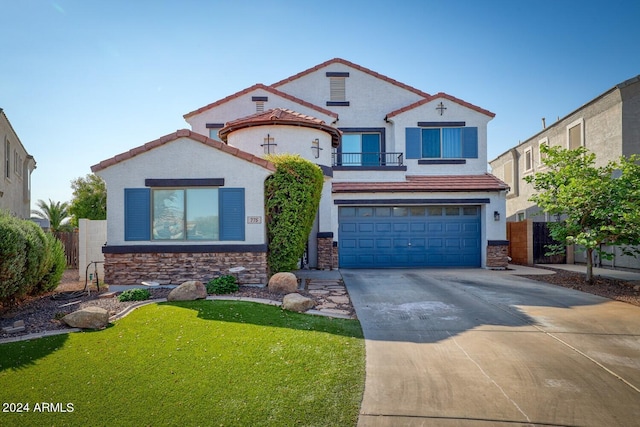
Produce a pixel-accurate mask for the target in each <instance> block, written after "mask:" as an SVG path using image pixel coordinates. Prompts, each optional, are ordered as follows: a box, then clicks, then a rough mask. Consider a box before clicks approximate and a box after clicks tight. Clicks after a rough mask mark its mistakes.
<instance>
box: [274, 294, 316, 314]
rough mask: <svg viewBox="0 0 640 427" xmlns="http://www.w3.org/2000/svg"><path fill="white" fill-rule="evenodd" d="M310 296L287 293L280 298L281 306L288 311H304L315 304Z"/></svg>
mask: <svg viewBox="0 0 640 427" xmlns="http://www.w3.org/2000/svg"><path fill="white" fill-rule="evenodd" d="M315 305H316V304H315V302H313V300H312V299H311V298H307V297H303V296H302V295H300V294H287V295H285V296H284V298H283V299H282V308H284V309H285V310H289V311H297V312H300V313H302V312H304V311H307V310H309V309H311V308H313V307H314V306H315Z"/></svg>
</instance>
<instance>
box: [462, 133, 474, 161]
mask: <svg viewBox="0 0 640 427" xmlns="http://www.w3.org/2000/svg"><path fill="white" fill-rule="evenodd" d="M462 157H464V158H465V159H477V158H478V128H477V127H467V128H462Z"/></svg>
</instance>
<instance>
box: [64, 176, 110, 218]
mask: <svg viewBox="0 0 640 427" xmlns="http://www.w3.org/2000/svg"><path fill="white" fill-rule="evenodd" d="M71 188H72V189H73V199H72V200H71V205H70V206H69V213H70V214H71V216H72V218H71V224H72V225H73V226H74V227H77V226H78V220H79V219H81V218H86V219H95V220H98V219H107V186H106V184H105V182H104V180H103V179H102V178H100V177H99V176H97V175H94V174H89V175H87V176H85V177H84V178H82V177H80V178H76V179H74V180H72V181H71Z"/></svg>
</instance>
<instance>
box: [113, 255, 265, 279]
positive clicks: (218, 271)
mask: <svg viewBox="0 0 640 427" xmlns="http://www.w3.org/2000/svg"><path fill="white" fill-rule="evenodd" d="M104 260H105V264H104V281H105V283H107V284H110V285H140V283H141V282H143V281H152V282H158V283H160V284H161V285H179V284H181V283H183V282H186V281H187V280H200V281H202V282H204V283H206V282H208V281H209V280H211V279H212V278H214V277H217V276H220V275H225V274H229V268H232V267H244V268H245V270H244V271H241V272H239V273H236V274H234V275H235V276H236V277H237V278H238V282H240V284H243V285H247V284H256V285H257V284H266V283H267V254H266V252H215V253H211V252H206V253H182V252H178V253H105V254H104Z"/></svg>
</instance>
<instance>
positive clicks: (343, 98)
mask: <svg viewBox="0 0 640 427" xmlns="http://www.w3.org/2000/svg"><path fill="white" fill-rule="evenodd" d="M326 76H327V77H328V78H329V101H327V106H333V107H339V106H343V107H347V106H349V101H347V84H346V79H347V77H349V73H343V72H327V74H326Z"/></svg>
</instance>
